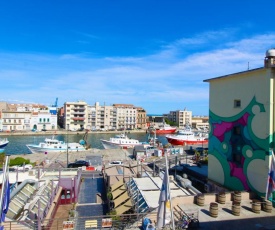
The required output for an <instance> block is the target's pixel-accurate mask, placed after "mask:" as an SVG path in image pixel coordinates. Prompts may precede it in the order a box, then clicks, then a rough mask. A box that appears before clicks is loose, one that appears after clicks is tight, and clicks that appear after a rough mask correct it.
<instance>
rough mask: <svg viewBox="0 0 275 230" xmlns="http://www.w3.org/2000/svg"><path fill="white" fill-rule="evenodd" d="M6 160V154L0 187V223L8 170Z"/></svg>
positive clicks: (7, 160)
mask: <svg viewBox="0 0 275 230" xmlns="http://www.w3.org/2000/svg"><path fill="white" fill-rule="evenodd" d="M8 162H9V155H7V156H6V161H5V166H4V168H3V180H2V189H1V196H0V211H1V215H0V224H2V215H3V200H4V192H5V191H6V188H5V187H6V180H7V172H8Z"/></svg>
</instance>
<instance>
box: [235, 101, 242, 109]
mask: <svg viewBox="0 0 275 230" xmlns="http://www.w3.org/2000/svg"><path fill="white" fill-rule="evenodd" d="M240 107H241V100H234V108H240Z"/></svg>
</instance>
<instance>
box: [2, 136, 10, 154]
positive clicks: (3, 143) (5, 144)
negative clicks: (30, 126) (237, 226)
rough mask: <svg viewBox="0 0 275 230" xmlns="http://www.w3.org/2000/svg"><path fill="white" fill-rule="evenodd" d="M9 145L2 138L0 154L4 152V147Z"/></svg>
mask: <svg viewBox="0 0 275 230" xmlns="http://www.w3.org/2000/svg"><path fill="white" fill-rule="evenodd" d="M8 144H9V141H8V140H7V139H6V138H4V139H1V141H0V153H3V152H4V151H5V147H6V146H7V145H8Z"/></svg>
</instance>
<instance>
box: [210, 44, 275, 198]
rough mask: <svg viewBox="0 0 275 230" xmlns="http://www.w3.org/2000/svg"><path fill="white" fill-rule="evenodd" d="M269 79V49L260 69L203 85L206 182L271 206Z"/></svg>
mask: <svg viewBox="0 0 275 230" xmlns="http://www.w3.org/2000/svg"><path fill="white" fill-rule="evenodd" d="M274 79H275V49H271V50H268V51H267V52H266V57H265V61H264V67H262V68H257V69H252V70H247V71H243V72H239V73H234V74H229V75H226V76H220V77H216V78H212V79H208V80H205V82H208V83H209V84H210V101H209V102H210V106H209V107H210V108H209V109H210V114H209V121H210V132H209V146H208V149H209V151H208V162H209V163H208V178H209V180H210V181H214V182H216V183H218V184H220V185H222V186H224V187H227V188H229V189H232V190H238V191H240V190H245V191H253V192H255V193H256V194H257V195H258V196H259V197H267V198H268V199H270V200H273V201H274V200H275V197H274V195H273V196H272V193H271V192H272V191H274V186H273V189H272V190H269V189H268V188H269V183H268V182H269V179H268V178H269V177H268V175H269V173H270V172H271V171H272V170H271V165H275V161H274V160H273V159H274V146H275V144H274V143H275V106H274V101H275V81H274ZM273 167H274V166H273ZM272 173H274V169H273V172H272ZM272 183H274V178H272Z"/></svg>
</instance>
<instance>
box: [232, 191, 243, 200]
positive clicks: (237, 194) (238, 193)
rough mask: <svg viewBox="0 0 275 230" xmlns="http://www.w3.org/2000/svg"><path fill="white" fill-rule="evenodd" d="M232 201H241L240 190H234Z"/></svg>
mask: <svg viewBox="0 0 275 230" xmlns="http://www.w3.org/2000/svg"><path fill="white" fill-rule="evenodd" d="M233 201H236V202H241V201H242V193H241V192H240V191H234V193H233Z"/></svg>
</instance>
